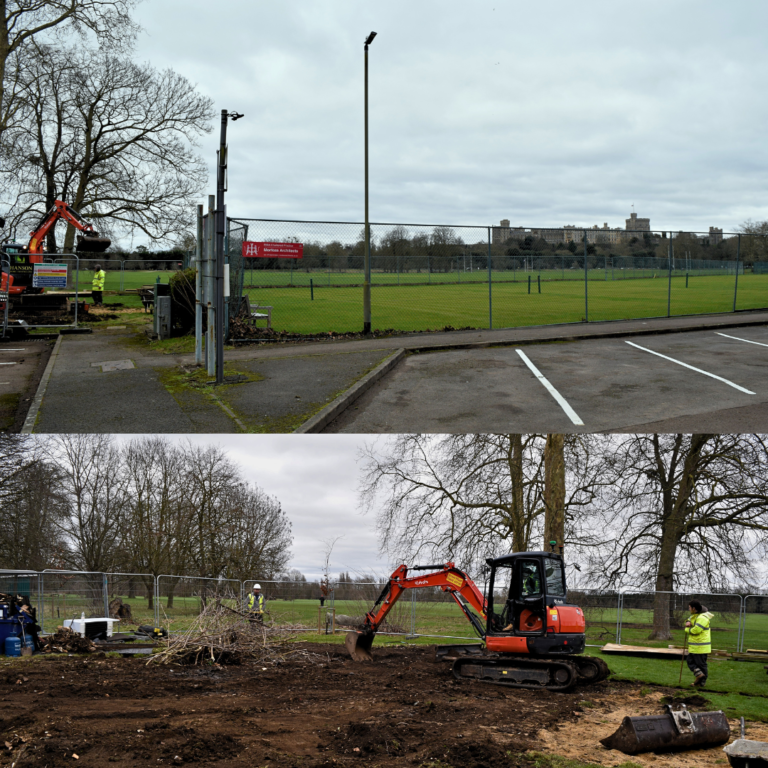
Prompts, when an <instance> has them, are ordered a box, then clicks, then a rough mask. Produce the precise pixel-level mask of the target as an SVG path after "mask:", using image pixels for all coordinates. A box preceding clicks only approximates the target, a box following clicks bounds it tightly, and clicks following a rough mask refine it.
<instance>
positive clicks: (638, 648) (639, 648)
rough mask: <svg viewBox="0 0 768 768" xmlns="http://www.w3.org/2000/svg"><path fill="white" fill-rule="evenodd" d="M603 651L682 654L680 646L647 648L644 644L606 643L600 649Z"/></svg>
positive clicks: (637, 654) (669, 655)
mask: <svg viewBox="0 0 768 768" xmlns="http://www.w3.org/2000/svg"><path fill="white" fill-rule="evenodd" d="M600 650H601V651H602V652H603V653H613V654H617V655H622V656H645V655H647V656H661V657H666V658H670V659H679V658H680V657H681V656H682V655H683V649H682V648H648V647H647V646H644V645H619V644H617V643H607V644H606V645H604V646H603V647H602V648H601V649H600Z"/></svg>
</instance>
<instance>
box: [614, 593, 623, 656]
mask: <svg viewBox="0 0 768 768" xmlns="http://www.w3.org/2000/svg"><path fill="white" fill-rule="evenodd" d="M623 611H624V594H623V593H622V591H621V590H619V594H618V601H617V604H616V644H617V645H621V619H622V616H621V614H622V612H623Z"/></svg>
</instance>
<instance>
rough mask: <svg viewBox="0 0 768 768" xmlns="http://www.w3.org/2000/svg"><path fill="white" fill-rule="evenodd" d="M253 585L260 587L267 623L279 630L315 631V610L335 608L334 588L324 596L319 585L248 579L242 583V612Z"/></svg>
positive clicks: (303, 582) (314, 583)
mask: <svg viewBox="0 0 768 768" xmlns="http://www.w3.org/2000/svg"><path fill="white" fill-rule="evenodd" d="M254 584H259V586H260V587H261V594H262V595H263V596H264V609H265V611H266V612H267V616H268V619H269V621H271V622H272V623H274V624H277V625H280V626H291V627H293V628H296V629H301V630H315V631H316V630H317V617H318V608H320V607H324V608H329V609H330V608H332V607H333V606H334V589H333V585H331V588H330V589H329V590H328V592H327V594H323V593H322V592H321V591H320V584H319V583H318V582H311V581H274V580H267V579H259V580H257V579H248V580H247V581H244V582H243V597H242V605H243V608H246V607H247V603H248V596H249V595H250V594H251V591H252V589H253V585H254ZM321 597H322V598H323V600H322V603H323V605H322V606H321V600H320V598H321Z"/></svg>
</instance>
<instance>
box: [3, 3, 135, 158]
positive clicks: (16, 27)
mask: <svg viewBox="0 0 768 768" xmlns="http://www.w3.org/2000/svg"><path fill="white" fill-rule="evenodd" d="M135 5H136V1H135V0H0V143H2V139H3V133H4V131H5V129H6V128H7V127H8V125H9V124H10V123H11V121H12V120H13V118H14V115H15V114H16V110H17V109H18V99H17V96H18V92H17V90H16V88H15V86H16V84H17V83H16V80H15V78H14V77H13V76H11V77H9V76H8V71H7V70H8V64H9V63H11V64H13V59H14V57H17V56H19V55H20V54H21V53H22V52H23V51H24V49H25V48H29V47H31V46H32V45H33V44H34V43H36V42H39V41H40V40H41V39H42V38H48V39H50V38H51V36H52V35H53V36H55V35H57V34H58V35H61V34H62V33H66V32H74V33H75V34H79V36H80V37H81V39H84V38H85V37H86V33H89V32H90V33H92V34H94V35H95V36H96V38H97V39H98V40H99V41H100V42H101V43H102V44H108V45H109V46H110V48H112V50H115V49H116V48H121V47H125V46H127V45H130V43H131V42H132V40H133V39H134V37H135V35H136V32H137V30H138V27H137V26H136V24H135V23H134V22H133V21H132V20H131V17H130V12H131V10H132V9H133V7H134V6H135ZM16 72H18V69H17V70H16Z"/></svg>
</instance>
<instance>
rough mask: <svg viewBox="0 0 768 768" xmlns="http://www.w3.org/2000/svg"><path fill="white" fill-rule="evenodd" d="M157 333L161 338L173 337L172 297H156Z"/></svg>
mask: <svg viewBox="0 0 768 768" xmlns="http://www.w3.org/2000/svg"><path fill="white" fill-rule="evenodd" d="M155 333H156V334H157V337H158V338H159V339H170V338H171V297H170V296H157V297H155Z"/></svg>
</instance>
